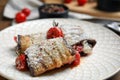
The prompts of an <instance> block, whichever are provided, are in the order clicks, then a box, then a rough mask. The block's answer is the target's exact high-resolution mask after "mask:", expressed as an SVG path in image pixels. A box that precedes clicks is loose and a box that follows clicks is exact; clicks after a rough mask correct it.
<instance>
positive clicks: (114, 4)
mask: <svg viewBox="0 0 120 80" xmlns="http://www.w3.org/2000/svg"><path fill="white" fill-rule="evenodd" d="M97 3H98V6H97V8H98V9H100V10H103V11H111V12H112V11H120V0H97Z"/></svg>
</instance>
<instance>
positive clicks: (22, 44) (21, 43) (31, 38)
mask: <svg viewBox="0 0 120 80" xmlns="http://www.w3.org/2000/svg"><path fill="white" fill-rule="evenodd" d="M45 39H46V35H45V33H36V34H30V35H18V36H17V48H16V53H17V54H21V53H24V51H25V50H26V49H27V48H28V47H29V46H31V45H32V44H39V43H40V42H41V41H42V40H45Z"/></svg>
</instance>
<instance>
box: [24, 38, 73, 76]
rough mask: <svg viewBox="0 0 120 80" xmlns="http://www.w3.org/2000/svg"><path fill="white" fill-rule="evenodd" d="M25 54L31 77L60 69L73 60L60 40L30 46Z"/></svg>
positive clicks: (68, 50) (50, 40)
mask: <svg viewBox="0 0 120 80" xmlns="http://www.w3.org/2000/svg"><path fill="white" fill-rule="evenodd" d="M25 52H26V53H25V54H26V55H27V57H28V58H27V63H28V66H29V68H30V72H31V74H32V76H39V75H40V74H42V73H44V72H46V71H49V70H52V69H55V68H60V67H61V66H63V65H64V64H68V63H71V62H72V61H74V59H75V57H74V55H71V54H72V53H71V51H70V49H69V48H68V47H67V46H66V44H65V43H64V41H63V39H62V38H57V39H49V40H45V41H42V42H41V44H39V45H32V46H30V47H29V48H28V49H27V50H26V51H25ZM31 55H32V56H31Z"/></svg>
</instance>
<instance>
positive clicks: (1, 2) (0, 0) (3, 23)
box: [0, 0, 120, 80]
mask: <svg viewBox="0 0 120 80" xmlns="http://www.w3.org/2000/svg"><path fill="white" fill-rule="evenodd" d="M7 2H8V0H0V30H3V29H5V28H7V27H9V26H10V25H11V23H12V20H11V19H7V18H5V17H3V11H4V7H5V5H6V3H7ZM119 75H120V72H119V73H118V74H116V75H115V76H113V77H111V78H109V79H108V80H119V79H120V76H119ZM0 80H7V79H5V78H4V77H2V76H0Z"/></svg>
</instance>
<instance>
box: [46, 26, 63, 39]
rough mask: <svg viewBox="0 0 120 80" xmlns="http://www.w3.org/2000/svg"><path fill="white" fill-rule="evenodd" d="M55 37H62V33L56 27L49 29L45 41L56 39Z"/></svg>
mask: <svg viewBox="0 0 120 80" xmlns="http://www.w3.org/2000/svg"><path fill="white" fill-rule="evenodd" d="M57 37H63V32H62V30H61V28H58V27H52V28H50V29H49V30H48V32H47V39H50V38H57Z"/></svg>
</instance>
